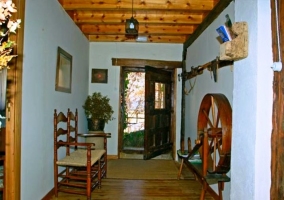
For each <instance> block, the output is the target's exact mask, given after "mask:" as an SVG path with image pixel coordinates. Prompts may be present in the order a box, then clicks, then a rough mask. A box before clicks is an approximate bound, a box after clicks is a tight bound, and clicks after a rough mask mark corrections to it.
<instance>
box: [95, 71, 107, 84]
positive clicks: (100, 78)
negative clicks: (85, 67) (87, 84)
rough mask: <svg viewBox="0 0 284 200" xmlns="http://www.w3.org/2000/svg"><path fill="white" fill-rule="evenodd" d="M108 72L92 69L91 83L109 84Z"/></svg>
mask: <svg viewBox="0 0 284 200" xmlns="http://www.w3.org/2000/svg"><path fill="white" fill-rule="evenodd" d="M107 81H108V70H107V69H92V77H91V83H107Z"/></svg>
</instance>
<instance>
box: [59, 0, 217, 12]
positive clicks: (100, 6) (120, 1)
mask: <svg viewBox="0 0 284 200" xmlns="http://www.w3.org/2000/svg"><path fill="white" fill-rule="evenodd" d="M221 1H222V0H221ZM59 2H60V3H61V5H62V6H63V8H64V9H65V10H124V9H126V10H127V9H128V10H132V0H61V1H59ZM214 4H215V0H202V1H200V0H179V1H175V0H133V8H134V9H135V10H137V9H138V10H192V11H210V10H212V9H213V7H214Z"/></svg>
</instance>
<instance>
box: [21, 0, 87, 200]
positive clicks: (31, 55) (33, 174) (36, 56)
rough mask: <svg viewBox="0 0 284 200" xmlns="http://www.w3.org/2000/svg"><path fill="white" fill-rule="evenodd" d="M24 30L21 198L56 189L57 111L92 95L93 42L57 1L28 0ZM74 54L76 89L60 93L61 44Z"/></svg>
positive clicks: (81, 115)
mask: <svg viewBox="0 0 284 200" xmlns="http://www.w3.org/2000/svg"><path fill="white" fill-rule="evenodd" d="M24 23H25V33H24V52H25V53H24V55H23V56H24V64H23V96H22V136H21V138H22V144H21V145H22V149H21V155H22V157H21V162H22V163H21V165H22V166H21V199H22V200H31V199H41V198H42V197H43V196H44V195H46V194H47V193H48V192H49V191H50V190H51V189H52V188H53V187H54V182H53V112H54V109H58V110H60V111H64V112H67V108H70V109H72V110H75V108H78V109H79V131H85V130H86V121H85V115H84V111H83V108H82V105H83V102H84V100H85V98H86V96H87V88H88V81H87V79H88V65H89V42H88V40H87V39H86V38H85V36H83V35H82V33H81V32H80V30H79V29H78V28H77V27H76V26H75V25H74V23H73V22H72V20H71V19H70V18H69V16H68V15H67V14H66V13H65V12H64V10H63V9H62V8H61V6H60V4H59V3H58V1H57V0H49V1H46V0H37V1H33V0H26V17H25V20H24ZM58 46H60V47H61V48H63V49H64V50H65V51H67V52H68V53H70V54H71V55H72V56H73V69H72V70H73V71H72V92H71V94H70V93H62V92H57V91H55V72H56V71H55V70H56V59H57V47H58Z"/></svg>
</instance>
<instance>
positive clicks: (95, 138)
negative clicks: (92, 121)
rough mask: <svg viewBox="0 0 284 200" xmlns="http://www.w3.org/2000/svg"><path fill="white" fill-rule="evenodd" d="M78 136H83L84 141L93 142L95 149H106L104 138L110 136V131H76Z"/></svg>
mask: <svg viewBox="0 0 284 200" xmlns="http://www.w3.org/2000/svg"><path fill="white" fill-rule="evenodd" d="M78 136H80V137H85V138H86V143H95V149H105V150H106V149H107V147H106V144H107V142H106V139H107V138H110V137H111V133H105V132H103V131H90V132H89V133H78Z"/></svg>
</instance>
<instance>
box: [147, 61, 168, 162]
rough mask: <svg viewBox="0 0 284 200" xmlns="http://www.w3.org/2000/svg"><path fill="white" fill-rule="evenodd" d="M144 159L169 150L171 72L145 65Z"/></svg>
mask: <svg viewBox="0 0 284 200" xmlns="http://www.w3.org/2000/svg"><path fill="white" fill-rule="evenodd" d="M145 72H146V75H145V133H144V156H143V157H144V159H150V158H153V157H155V156H158V155H160V154H162V153H166V152H168V151H170V150H171V148H172V145H173V142H172V140H171V138H172V135H171V113H172V112H171V111H172V80H171V77H172V72H170V71H166V70H161V69H156V68H153V67H149V66H146V67H145Z"/></svg>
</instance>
